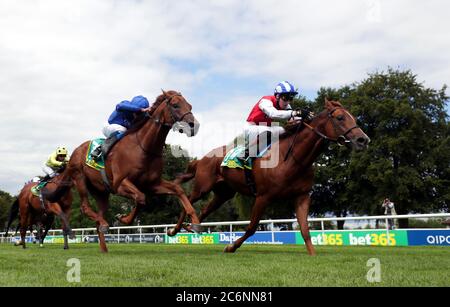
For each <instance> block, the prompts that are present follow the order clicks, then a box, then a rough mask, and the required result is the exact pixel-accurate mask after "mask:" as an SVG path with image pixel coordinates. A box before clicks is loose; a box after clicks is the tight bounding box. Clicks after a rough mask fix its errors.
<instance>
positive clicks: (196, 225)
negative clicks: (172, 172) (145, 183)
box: [152, 180, 201, 232]
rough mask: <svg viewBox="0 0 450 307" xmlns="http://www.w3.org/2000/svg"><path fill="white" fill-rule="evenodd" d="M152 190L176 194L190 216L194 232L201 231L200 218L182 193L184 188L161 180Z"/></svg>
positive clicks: (159, 192) (157, 192)
mask: <svg viewBox="0 0 450 307" xmlns="http://www.w3.org/2000/svg"><path fill="white" fill-rule="evenodd" d="M152 191H153V192H154V193H155V194H168V195H175V196H177V197H178V199H179V200H180V202H181V204H182V205H183V208H184V211H185V212H186V214H187V215H188V216H189V217H190V218H191V223H192V230H194V231H196V232H200V231H201V226H200V220H199V219H198V216H197V213H195V210H194V207H193V206H192V204H191V202H190V201H189V199H188V198H187V196H186V194H185V193H184V190H183V189H182V188H181V186H180V185H179V184H176V183H173V182H170V181H166V180H161V182H160V184H159V185H156V186H153V187H152Z"/></svg>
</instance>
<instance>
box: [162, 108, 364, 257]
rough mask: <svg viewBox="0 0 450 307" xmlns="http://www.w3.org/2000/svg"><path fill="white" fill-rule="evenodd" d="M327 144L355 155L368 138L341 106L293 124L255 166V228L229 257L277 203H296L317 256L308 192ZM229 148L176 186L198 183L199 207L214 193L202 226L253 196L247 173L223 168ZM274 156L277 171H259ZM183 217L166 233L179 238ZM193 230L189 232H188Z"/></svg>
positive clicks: (194, 197)
mask: <svg viewBox="0 0 450 307" xmlns="http://www.w3.org/2000/svg"><path fill="white" fill-rule="evenodd" d="M327 141H334V142H338V143H339V144H341V145H346V146H347V147H349V148H352V149H355V150H362V149H365V148H366V147H367V146H368V143H369V141H370V139H369V137H368V136H367V135H366V134H365V133H364V132H363V131H362V130H361V129H360V128H359V127H358V126H357V125H356V121H355V118H354V117H353V116H352V115H351V114H350V113H349V112H348V111H347V110H346V109H345V108H344V107H343V106H342V105H341V104H340V103H339V102H337V101H328V100H325V110H324V111H322V112H321V113H320V114H319V115H317V116H316V117H315V118H314V119H312V121H311V122H310V123H309V124H308V123H302V122H299V121H297V122H290V124H288V126H287V127H286V132H284V133H283V134H282V135H281V136H280V139H279V142H275V143H274V144H273V145H278V146H273V145H272V147H271V148H270V149H269V151H268V152H267V154H266V155H265V156H264V157H262V158H256V159H255V160H254V163H253V171H252V172H253V177H254V182H255V185H256V200H255V203H254V205H253V209H252V213H251V222H250V225H249V226H248V228H247V231H246V232H245V234H244V235H243V236H242V237H241V238H239V239H237V240H236V241H235V242H234V243H233V244H230V245H228V246H227V247H226V248H225V252H235V251H236V249H237V248H239V247H240V246H241V245H242V243H243V242H244V241H245V240H246V239H247V238H248V237H250V236H252V235H253V234H254V233H255V231H256V228H257V226H258V223H259V221H260V219H261V216H262V214H263V212H264V210H265V208H266V206H267V205H268V204H269V203H271V202H272V201H274V200H280V199H294V200H295V204H296V205H295V212H296V216H297V219H298V223H299V225H300V229H301V233H302V236H303V239H304V240H305V244H306V248H307V251H308V253H309V254H310V255H314V254H315V250H314V247H313V245H312V243H311V237H310V234H309V227H308V220H307V217H308V212H309V206H310V203H311V200H310V192H311V189H312V186H313V175H314V172H313V167H312V164H313V162H314V161H315V159H316V158H317V157H318V155H319V154H320V153H321V152H322V150H323V149H324V145H325V144H327ZM225 151H226V147H225V146H223V147H219V148H216V149H213V150H212V151H211V152H209V153H208V154H207V155H206V156H205V157H203V158H202V159H200V160H195V161H193V162H191V163H190V165H189V166H188V168H187V173H186V174H183V175H180V176H178V178H177V179H176V180H175V182H176V183H182V182H187V181H189V180H191V179H194V184H193V189H192V192H191V194H190V197H189V199H190V201H191V203H193V204H194V203H195V202H196V201H198V200H199V199H200V198H202V197H203V196H205V195H206V194H207V193H209V192H210V191H213V192H214V197H213V199H212V200H211V201H210V202H209V203H208V205H207V206H206V207H205V208H203V209H202V211H201V215H200V222H202V221H203V220H204V219H205V218H206V217H207V216H208V215H209V214H210V213H211V212H213V211H214V210H216V209H218V208H219V207H220V206H221V205H222V204H223V203H225V202H226V201H227V200H229V199H231V198H232V197H233V196H234V195H235V193H236V192H239V193H241V194H244V195H252V194H253V193H251V190H250V189H249V186H248V185H247V184H246V180H245V176H244V171H242V170H241V169H231V168H227V167H223V166H220V164H221V162H222V160H223V157H224V155H225V153H226V152H225ZM273 155H279V157H280V158H279V159H278V161H279V162H278V164H277V165H276V167H261V166H262V164H263V163H267V162H268V161H269V160H270V159H271V158H273ZM184 218H185V213H184V212H182V214H181V216H180V218H179V221H178V224H177V225H176V227H175V228H172V229H170V230H169V231H168V235H175V234H176V233H178V232H179V231H180V229H181V227H183V225H182V224H183V221H184ZM187 229H188V230H189V227H187Z"/></svg>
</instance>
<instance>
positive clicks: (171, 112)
mask: <svg viewBox="0 0 450 307" xmlns="http://www.w3.org/2000/svg"><path fill="white" fill-rule="evenodd" d="M175 96H182V95H181V93H176V94H174V95H172V96H170V97H166V99H165V100H164V101H163V103H165V104H166V107H169V112H170V117H171V119H172V123H171V124H169V123H166V122H162V121H161V118H159V117H158V118H154V117H152V116H151V115H150V113H149V112H146V113H145V116H146V117H148V118H149V119H150V120H153V122H154V123H156V124H158V125H161V126H163V127H167V128H172V126H173V125H174V124H175V123H176V122H181V121H182V120H183V119H184V117H185V116H186V115H188V114H192V112H191V111H189V112H186V113H184V114H183V115H182V116H181V117H180V118H179V119H177V118H176V116H175V112H174V111H173V108H172V106H171V105H170V102H171V101H172V99H173V97H175ZM135 135H136V140H137V142H138V145H139V147H140V148H141V149H142V150H143V151H144V152H145V153H146V154H152V155H154V156H160V155H159V154H154V153H151V152H148V151H147V150H145V148H144V147H143V146H142V144H141V141H140V140H139V138H138V134H137V133H136V134H135Z"/></svg>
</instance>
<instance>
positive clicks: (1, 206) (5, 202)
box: [0, 190, 15, 231]
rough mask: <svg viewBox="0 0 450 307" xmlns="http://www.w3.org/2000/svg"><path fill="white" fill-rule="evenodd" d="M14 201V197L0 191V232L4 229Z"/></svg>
mask: <svg viewBox="0 0 450 307" xmlns="http://www.w3.org/2000/svg"><path fill="white" fill-rule="evenodd" d="M14 200H15V199H14V197H12V196H11V195H10V194H9V193H8V192H4V191H2V190H0V226H1V229H2V231H3V229H5V228H6V225H7V223H8V218H9V211H10V209H11V206H12V204H13V202H14Z"/></svg>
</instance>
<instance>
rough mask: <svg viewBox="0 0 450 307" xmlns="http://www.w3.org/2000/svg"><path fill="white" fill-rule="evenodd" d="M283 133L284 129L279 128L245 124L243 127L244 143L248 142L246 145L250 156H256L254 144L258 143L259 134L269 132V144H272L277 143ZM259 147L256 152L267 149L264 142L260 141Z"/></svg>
mask: <svg viewBox="0 0 450 307" xmlns="http://www.w3.org/2000/svg"><path fill="white" fill-rule="evenodd" d="M284 131H285V130H284V128H283V127H281V126H276V125H274V126H265V125H253V124H250V123H248V122H247V123H246V125H245V127H244V135H245V137H246V141H247V142H248V143H247V144H248V146H249V152H250V156H256V153H257V151H256V144H257V141H258V136H259V135H260V134H262V133H264V132H271V134H272V135H271V139H272V141H271V142H270V143H271V144H273V143H274V142H276V141H278V139H279V136H280V134H282V133H283V132H284ZM263 139H264V138H263ZM259 147H260V148H259V150H258V152H259V151H260V150H263V149H265V148H266V147H267V143H266V141H265V140H260V144H259Z"/></svg>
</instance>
